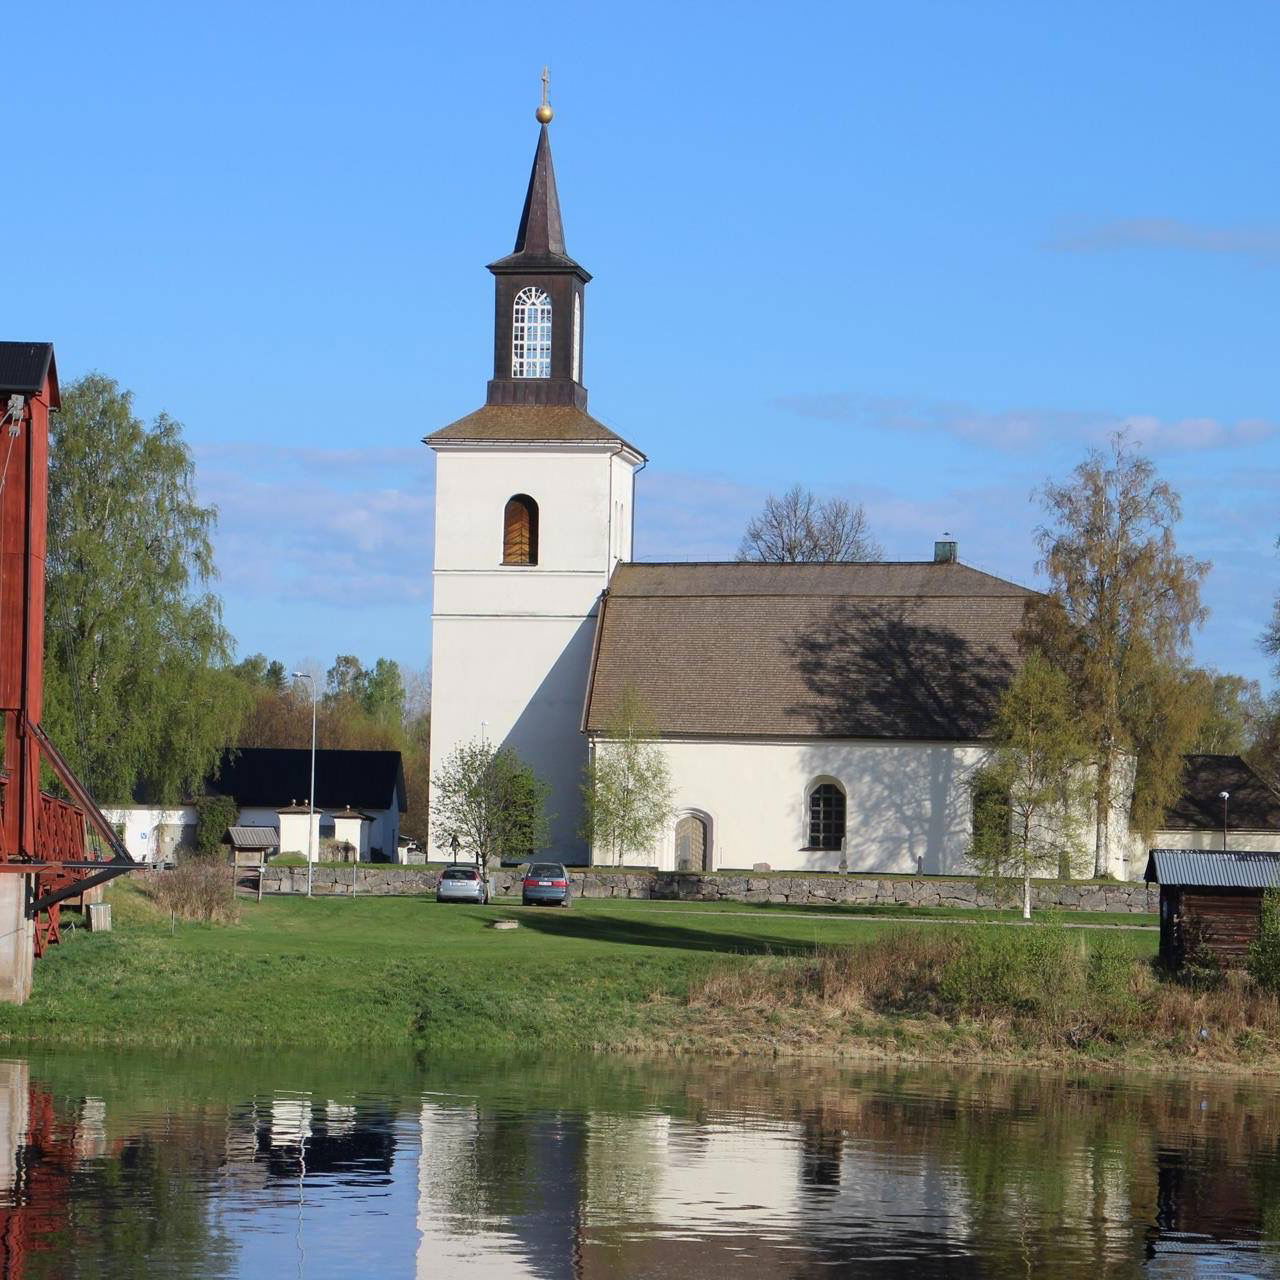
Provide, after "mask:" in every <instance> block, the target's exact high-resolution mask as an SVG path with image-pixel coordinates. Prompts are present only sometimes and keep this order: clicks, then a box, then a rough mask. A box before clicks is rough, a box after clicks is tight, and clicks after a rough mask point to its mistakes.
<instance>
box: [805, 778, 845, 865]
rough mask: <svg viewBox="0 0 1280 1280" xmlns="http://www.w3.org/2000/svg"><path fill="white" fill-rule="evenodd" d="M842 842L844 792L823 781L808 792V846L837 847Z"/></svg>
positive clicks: (815, 847) (816, 847) (813, 847)
mask: <svg viewBox="0 0 1280 1280" xmlns="http://www.w3.org/2000/svg"><path fill="white" fill-rule="evenodd" d="M843 843H844V792H843V791H841V790H840V788H839V787H837V786H836V785H835V783H833V782H824V783H822V785H821V786H817V787H814V789H813V790H812V791H811V792H810V793H809V848H810V849H839V848H840V846H841V845H842V844H843Z"/></svg>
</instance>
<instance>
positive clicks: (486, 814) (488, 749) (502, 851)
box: [431, 739, 551, 867]
mask: <svg viewBox="0 0 1280 1280" xmlns="http://www.w3.org/2000/svg"><path fill="white" fill-rule="evenodd" d="M550 791H551V788H550V787H549V786H547V784H546V783H545V782H543V781H542V779H541V778H539V777H538V776H537V774H535V773H534V771H533V770H532V769H531V768H530V767H529V766H528V765H527V764H525V762H524V761H523V760H521V759H520V757H519V756H518V755H517V754H516V752H515V751H513V750H512V749H511V748H510V747H497V748H495V747H494V746H493V744H492V743H489V742H484V741H481V740H479V739H475V740H473V741H471V742H463V743H460V744H459V745H458V746H456V747H455V748H454V749H453V750H452V751H451V752H450V753H449V754H448V755H447V756H446V757H445V758H444V761H443V763H442V764H441V766H440V768H439V770H438V771H437V772H436V774H435V776H434V777H433V778H432V779H431V815H432V817H433V818H434V819H435V842H436V847H437V848H439V849H442V850H449V851H450V852H451V853H452V852H454V851H456V852H457V853H460V854H465V855H466V856H467V857H470V858H472V859H474V861H475V864H476V866H478V867H483V866H485V865H486V864H487V863H488V862H489V861H490V859H493V858H507V859H511V860H523V859H526V858H530V857H532V856H533V855H534V854H535V853H536V852H537V851H538V850H539V849H543V848H545V847H546V844H547V814H546V803H547V796H548V795H549V794H550ZM455 841H456V844H455Z"/></svg>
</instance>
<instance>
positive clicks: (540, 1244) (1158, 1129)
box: [0, 1052, 1280, 1280]
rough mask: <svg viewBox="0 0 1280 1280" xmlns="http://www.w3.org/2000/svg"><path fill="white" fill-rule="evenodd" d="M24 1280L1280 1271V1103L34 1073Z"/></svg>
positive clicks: (677, 1069) (1244, 1091)
mask: <svg viewBox="0 0 1280 1280" xmlns="http://www.w3.org/2000/svg"><path fill="white" fill-rule="evenodd" d="M0 1276H4V1277H22V1278H25V1280H35V1278H36V1277H59V1278H62V1277H74V1276H85V1277H101V1276H121V1277H133V1276H137V1277H143V1276H145V1277H147V1278H148V1280H157V1278H158V1277H202V1278H203V1277H220V1276H228V1277H230V1276H237V1277H259V1276H261V1277H270V1278H271V1280H284V1278H286V1277H295V1276H296V1277H311V1278H313V1280H319V1278H320V1277H358V1276H377V1277H393V1278H394V1277H421V1278H424V1280H425V1278H427V1277H442V1278H447V1280H454V1278H455V1277H456V1278H457V1280H470V1278H473V1277H476V1278H478V1277H495V1278H497V1277H502V1278H503V1280H509V1278H510V1280H516V1278H518V1277H548V1278H552V1280H554V1278H558V1277H565V1278H566V1280H567V1278H570V1277H575V1278H576V1277H664V1278H668V1280H683V1278H685V1277H689V1278H696V1280H719V1278H720V1277H726V1278H729V1280H736V1278H738V1277H744V1278H745V1277H750V1278H751V1280H782V1278H783V1277H786V1278H787V1280H808V1278H811V1277H812V1278H816V1277H841V1276H859V1277H863V1276H870V1277H875V1276H886V1277H909V1278H910V1280H931V1278H932V1277H948V1278H955V1277H961V1278H963V1277H1012V1276H1020V1277H1028V1276H1035V1277H1039V1278H1042V1280H1043V1278H1047V1277H1056V1276H1088V1277H1091V1278H1092V1280H1098V1278H1101V1277H1112V1276H1114V1277H1120V1276H1149V1277H1193V1276H1214V1277H1218V1276H1276V1277H1280V1086H1278V1085H1277V1084H1276V1083H1275V1082H1269V1081H1264V1082H1251V1081H1246V1080H1221V1079H1213V1078H1204V1079H1196V1078H1189V1077H1183V1078H1168V1077H1165V1078H1150V1077H1141V1076H1124V1077H1121V1076H1110V1077H1109V1076H1105V1075H1090V1076H1082V1075H1057V1074H1053V1073H1039V1074H1033V1073H1026V1072H1009V1071H996V1070H987V1069H971V1068H937V1067H933V1068H930V1067H911V1068H906V1067H864V1068H850V1067H844V1068H830V1067H817V1066H813V1065H809V1064H804V1063H786V1062H783V1063H781V1064H773V1063H770V1064H768V1065H767V1066H759V1065H757V1066H751V1065H744V1064H741V1063H738V1062H731V1063H722V1062H683V1061H675V1060H665V1059H664V1060H659V1061H656V1062H654V1061H645V1060H637V1059H632V1058H613V1059H593V1060H590V1061H586V1062H583V1061H580V1060H568V1061H553V1062H546V1061H542V1062H531V1063H525V1064H511V1063H507V1064H500V1065H495V1064H491V1063H484V1062H477V1063H465V1062H454V1063H450V1064H431V1063H427V1064H422V1063H417V1062H414V1061H412V1060H410V1059H406V1060H404V1061H388V1060H386V1058H385V1057H382V1056H378V1055H369V1056H368V1057H366V1058H361V1059H355V1060H350V1059H334V1058H332V1057H327V1056H325V1055H323V1054H314V1055H273V1056H272V1057H270V1058H266V1059H262V1060H256V1059H251V1058H244V1057H237V1058H227V1059H221V1058H219V1057H218V1056H217V1055H215V1054H211V1053H204V1052H192V1053H190V1054H188V1055H186V1056H185V1057H183V1058H180V1059H162V1058H154V1057H142V1056H128V1055H125V1056H121V1055H118V1054H111V1053H101V1054H89V1053H85V1054H67V1053H51V1052H48V1053H47V1052H34V1053H31V1054H30V1055H28V1056H25V1057H23V1056H16V1055H13V1054H10V1055H8V1056H6V1057H5V1058H4V1060H3V1061H0Z"/></svg>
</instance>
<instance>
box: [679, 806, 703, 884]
mask: <svg viewBox="0 0 1280 1280" xmlns="http://www.w3.org/2000/svg"><path fill="white" fill-rule="evenodd" d="M707 853H708V850H707V824H706V822H704V821H703V820H702V819H701V818H700V817H698V815H697V814H696V813H686V814H685V816H684V817H683V818H681V819H680V821H679V822H677V823H676V870H677V871H707V870H709V868H708V866H707Z"/></svg>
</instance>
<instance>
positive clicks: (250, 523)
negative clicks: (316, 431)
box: [197, 445, 434, 609]
mask: <svg viewBox="0 0 1280 1280" xmlns="http://www.w3.org/2000/svg"><path fill="white" fill-rule="evenodd" d="M197 457H198V460H199V483H200V492H201V496H202V497H203V498H204V499H205V500H211V501H213V502H214V503H215V504H216V505H217V507H218V514H219V521H218V533H217V538H216V548H215V549H216V554H217V563H218V567H219V570H220V571H221V578H222V589H223V591H224V592H225V593H226V594H227V595H228V596H233V597H236V598H238V599H240V600H245V599H251V600H255V601H274V602H277V603H280V604H285V603H292V602H311V603H315V602H323V603H328V604H341V603H345V604H347V605H349V606H351V607H354V608H356V609H361V608H369V607H377V605H378V603H379V602H382V601H387V600H396V601H399V602H402V603H403V602H405V601H425V600H426V599H427V597H428V595H429V593H430V585H431V548H432V522H433V511H434V505H433V498H432V494H431V491H430V488H429V475H428V470H427V466H426V461H425V458H424V456H423V452H422V451H421V450H397V449H381V450H369V451H368V452H363V453H362V452H358V451H355V450H324V449H309V448H303V449H289V448H285V447H281V446H275V447H271V448H268V449H259V448H251V447H248V446H238V445H220V446H214V447H206V448H202V449H199V450H197Z"/></svg>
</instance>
